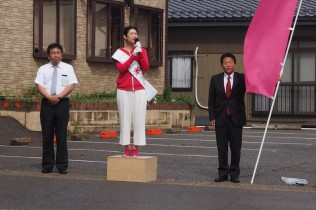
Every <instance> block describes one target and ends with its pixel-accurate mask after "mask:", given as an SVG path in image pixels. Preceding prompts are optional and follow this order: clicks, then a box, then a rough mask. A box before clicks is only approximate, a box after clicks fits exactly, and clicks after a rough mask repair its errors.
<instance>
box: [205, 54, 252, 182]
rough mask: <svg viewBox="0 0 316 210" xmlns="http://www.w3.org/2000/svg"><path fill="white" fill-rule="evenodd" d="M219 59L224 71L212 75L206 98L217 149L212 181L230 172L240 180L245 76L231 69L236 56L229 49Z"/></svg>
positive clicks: (232, 176)
mask: <svg viewBox="0 0 316 210" xmlns="http://www.w3.org/2000/svg"><path fill="white" fill-rule="evenodd" d="M220 61H221V66H222V68H223V70H224V72H223V73H220V74H217V75H214V76H212V78H211V83H210V89H209V99H208V107H209V119H210V121H211V126H214V125H215V132H216V143H217V150H218V162H219V167H218V178H216V179H215V182H222V181H227V180H228V175H229V176H230V179H231V181H232V182H234V183H239V182H240V181H239V174H240V167H239V162H240V151H241V144H242V130H243V126H244V125H245V124H246V113H245V102H244V97H245V92H246V86H245V78H244V74H240V73H238V72H234V70H235V68H236V57H235V56H234V55H233V54H232V53H225V54H223V55H222V56H221V60H220ZM215 122H216V123H215ZM228 144H229V146H230V151H231V163H230V165H229V164H228Z"/></svg>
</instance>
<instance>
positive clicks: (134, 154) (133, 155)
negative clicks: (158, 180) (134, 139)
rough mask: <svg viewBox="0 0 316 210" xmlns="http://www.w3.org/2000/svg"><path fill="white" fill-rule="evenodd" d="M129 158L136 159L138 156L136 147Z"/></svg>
mask: <svg viewBox="0 0 316 210" xmlns="http://www.w3.org/2000/svg"><path fill="white" fill-rule="evenodd" d="M131 156H132V157H138V156H139V154H138V147H137V146H134V147H133V150H132V152H131Z"/></svg>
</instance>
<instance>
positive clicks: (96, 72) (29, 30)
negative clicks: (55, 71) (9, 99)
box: [0, 0, 166, 95]
mask: <svg viewBox="0 0 316 210" xmlns="http://www.w3.org/2000/svg"><path fill="white" fill-rule="evenodd" d="M117 1H118V2H124V0H117ZM134 4H135V5H144V6H148V7H152V8H159V9H163V10H165V9H166V1H160V0H152V1H147V0H135V1H134ZM0 8H1V10H0V46H1V47H0V53H1V59H0V81H1V82H0V95H17V94H20V93H21V92H23V90H25V89H27V88H29V87H32V86H33V85H34V79H35V76H36V72H37V70H38V68H39V67H40V66H41V65H43V64H45V63H47V62H48V60H47V59H34V58H33V56H32V53H33V0H24V1H23V3H21V1H20V0H10V1H0ZM129 10H130V8H127V7H126V8H125V25H126V26H127V25H129V24H130V23H129V14H130V12H129ZM165 18H166V11H165V12H164V23H165ZM86 27H87V0H77V43H76V45H77V51H76V53H77V58H76V60H73V61H70V62H68V61H67V63H70V64H72V65H73V67H74V69H75V72H76V75H77V77H78V80H79V85H78V86H77V87H76V88H75V90H74V92H73V93H92V92H113V91H115V88H116V77H117V75H118V71H117V70H116V68H115V67H114V66H113V64H112V63H108V64H106V63H88V62H86V43H87V30H86ZM165 27H166V25H164V29H163V32H164V34H163V43H165V31H166V30H165ZM140 33H141V32H140ZM163 48H164V49H165V45H164V47H163ZM163 55H165V51H164V52H163ZM163 61H164V58H163ZM164 63H165V62H163V66H160V67H151V68H150V70H149V72H148V73H146V75H145V77H146V78H147V79H148V81H150V82H151V83H152V84H153V85H154V86H155V87H156V88H157V89H158V91H159V92H160V93H162V91H163V88H164V80H165V67H164Z"/></svg>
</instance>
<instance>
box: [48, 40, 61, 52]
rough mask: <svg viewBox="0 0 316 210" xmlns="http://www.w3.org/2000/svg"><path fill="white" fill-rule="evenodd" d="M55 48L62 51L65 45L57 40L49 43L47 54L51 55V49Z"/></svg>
mask: <svg viewBox="0 0 316 210" xmlns="http://www.w3.org/2000/svg"><path fill="white" fill-rule="evenodd" d="M54 48H58V49H60V51H61V52H63V46H61V44H59V43H57V42H55V43H51V44H50V45H48V47H47V54H48V55H49V53H50V50H51V49H54Z"/></svg>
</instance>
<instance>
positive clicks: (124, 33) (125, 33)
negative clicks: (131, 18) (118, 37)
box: [123, 26, 138, 36]
mask: <svg viewBox="0 0 316 210" xmlns="http://www.w3.org/2000/svg"><path fill="white" fill-rule="evenodd" d="M131 29H135V31H136V32H137V33H138V29H137V28H136V27H135V26H127V27H125V28H124V30H123V35H125V36H127V33H128V32H129V31H130V30H131Z"/></svg>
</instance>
